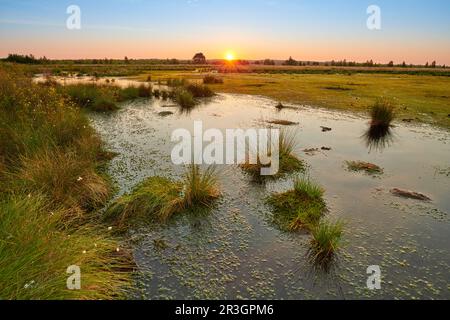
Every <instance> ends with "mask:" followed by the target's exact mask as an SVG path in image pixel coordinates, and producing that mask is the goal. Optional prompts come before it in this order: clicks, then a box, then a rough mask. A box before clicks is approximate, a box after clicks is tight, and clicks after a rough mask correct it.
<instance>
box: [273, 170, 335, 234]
mask: <svg viewBox="0 0 450 320" xmlns="http://www.w3.org/2000/svg"><path fill="white" fill-rule="evenodd" d="M323 193H324V191H323V189H322V188H321V187H320V186H318V185H317V184H315V183H314V182H312V181H311V180H310V179H309V178H305V177H303V178H297V179H296V180H295V182H294V189H292V190H289V191H287V192H284V193H276V194H273V195H271V196H270V197H269V198H268V203H269V204H270V205H271V206H272V207H273V208H274V222H275V223H276V224H277V225H278V226H279V227H280V228H281V229H282V230H285V231H298V230H301V229H308V230H310V229H311V228H313V227H314V226H315V225H316V224H317V223H318V222H319V221H320V219H321V218H322V217H323V215H324V214H325V213H326V211H327V208H326V204H325V201H324V200H323Z"/></svg>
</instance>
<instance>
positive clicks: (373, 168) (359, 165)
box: [345, 161, 383, 175]
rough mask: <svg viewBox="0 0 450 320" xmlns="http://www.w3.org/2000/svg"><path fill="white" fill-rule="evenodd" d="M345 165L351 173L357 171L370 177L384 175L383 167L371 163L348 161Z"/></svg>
mask: <svg viewBox="0 0 450 320" xmlns="http://www.w3.org/2000/svg"><path fill="white" fill-rule="evenodd" d="M345 164H346V165H347V169H348V170H349V171H356V172H360V171H364V172H365V173H366V174H369V175H379V174H383V169H382V168H381V167H379V166H377V165H376V164H373V163H370V162H364V161H346V162H345Z"/></svg>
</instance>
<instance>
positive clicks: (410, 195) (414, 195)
mask: <svg viewBox="0 0 450 320" xmlns="http://www.w3.org/2000/svg"><path fill="white" fill-rule="evenodd" d="M391 193H392V194H393V195H394V196H397V197H401V198H406V199H415V200H420V201H431V198H430V197H428V196H426V195H424V194H422V193H419V192H414V191H409V190H402V189H398V188H394V189H392V190H391Z"/></svg>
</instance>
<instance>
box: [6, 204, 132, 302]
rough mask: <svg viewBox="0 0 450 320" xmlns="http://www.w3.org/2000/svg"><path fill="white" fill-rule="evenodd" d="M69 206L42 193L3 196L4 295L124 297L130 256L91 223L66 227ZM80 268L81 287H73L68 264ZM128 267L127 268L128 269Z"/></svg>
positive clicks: (27, 298)
mask: <svg viewBox="0 0 450 320" xmlns="http://www.w3.org/2000/svg"><path fill="white" fill-rule="evenodd" d="M66 216H67V215H66V213H65V209H55V208H54V207H52V206H49V205H48V199H47V198H46V197H43V196H40V195H33V196H31V197H28V196H11V197H6V198H4V199H3V200H0V239H2V240H1V241H0V297H1V298H2V299H20V300H23V299H25V300H29V299H32V300H45V299H51V300H55V299H102V300H104V299H113V298H114V299H115V298H124V291H122V289H123V288H125V287H126V286H127V285H128V282H129V281H130V275H129V272H128V271H129V270H130V268H131V266H130V264H129V262H128V261H129V257H127V253H126V251H125V250H124V249H120V248H119V252H117V248H118V244H117V242H116V241H115V240H113V239H112V238H111V237H110V235H109V234H108V232H107V228H106V227H105V228H104V230H102V231H100V230H99V229H98V228H97V227H94V226H93V225H91V224H85V225H83V226H79V227H78V228H76V229H74V230H71V231H70V232H67V231H66V228H65V227H64V223H63V221H66ZM72 265H76V266H79V267H80V269H81V290H68V289H67V285H66V281H67V278H68V277H69V276H70V274H67V273H66V270H67V268H68V267H69V266H72ZM127 270H128V271H127Z"/></svg>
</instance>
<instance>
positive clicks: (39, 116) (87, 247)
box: [0, 66, 130, 299]
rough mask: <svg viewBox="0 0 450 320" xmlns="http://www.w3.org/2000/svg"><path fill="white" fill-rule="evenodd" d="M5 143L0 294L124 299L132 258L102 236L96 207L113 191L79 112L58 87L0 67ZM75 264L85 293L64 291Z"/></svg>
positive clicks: (0, 150)
mask: <svg viewBox="0 0 450 320" xmlns="http://www.w3.org/2000/svg"><path fill="white" fill-rule="evenodd" d="M0 141H1V143H0V165H1V166H2V171H1V172H0V186H1V188H0V239H1V240H0V297H1V298H5V299H65V298H73V299H108V298H115V297H119V296H121V295H122V293H123V292H122V287H123V285H124V284H125V283H126V282H127V281H128V280H129V274H128V272H126V271H125V265H126V264H127V263H128V262H126V261H130V260H128V259H129V257H125V256H121V255H119V254H117V252H116V248H117V247H118V246H119V245H118V241H117V240H116V239H113V238H112V237H111V236H110V235H108V234H107V233H105V232H103V233H100V232H98V231H97V230H99V228H102V227H101V225H99V224H98V222H97V221H96V219H95V216H94V215H93V214H92V210H93V209H94V208H97V207H99V206H101V205H103V204H104V203H105V202H106V199H107V198H108V196H109V192H110V187H109V183H108V182H107V180H106V179H105V178H103V177H102V176H101V175H100V174H99V173H98V172H99V171H98V168H99V167H100V166H101V165H102V162H103V161H104V158H105V157H104V155H105V151H104V150H103V146H102V143H101V141H100V139H99V138H98V136H97V135H96V134H95V132H94V130H93V129H92V128H91V127H90V125H89V121H88V119H87V118H86V117H85V115H84V114H83V113H82V112H81V111H80V108H78V107H77V106H76V104H75V103H74V102H73V101H72V100H70V99H68V98H67V95H66V94H65V93H63V92H60V91H59V88H58V87H53V86H50V87H49V86H42V85H37V84H34V83H32V81H31V78H28V77H26V76H25V75H24V73H23V71H22V70H21V69H19V68H18V67H4V66H0ZM75 218H77V219H75ZM94 244H96V246H95V245H94ZM114 252H116V253H114ZM121 252H123V251H121ZM70 265H79V266H80V267H81V270H82V279H84V280H82V290H75V291H70V292H69V291H68V290H67V289H66V285H65V279H67V277H68V275H67V274H66V273H65V270H66V269H67V267H68V266H70Z"/></svg>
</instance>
